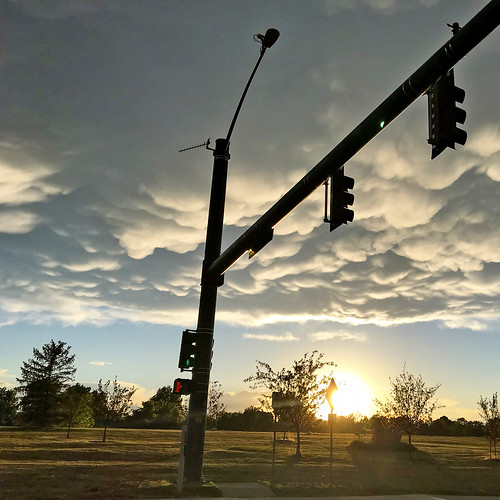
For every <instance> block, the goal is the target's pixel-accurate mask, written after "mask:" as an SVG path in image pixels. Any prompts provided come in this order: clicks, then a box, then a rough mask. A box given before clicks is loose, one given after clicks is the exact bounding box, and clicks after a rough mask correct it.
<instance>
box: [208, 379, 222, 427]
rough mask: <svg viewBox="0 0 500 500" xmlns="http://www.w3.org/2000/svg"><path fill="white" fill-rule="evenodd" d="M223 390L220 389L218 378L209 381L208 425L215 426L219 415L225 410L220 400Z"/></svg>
mask: <svg viewBox="0 0 500 500" xmlns="http://www.w3.org/2000/svg"><path fill="white" fill-rule="evenodd" d="M223 395H224V391H223V390H222V385H221V384H220V382H219V381H218V380H214V381H213V382H211V383H210V390H209V391H208V407H207V418H208V420H209V423H210V426H211V427H213V428H215V429H216V428H217V424H218V422H219V419H220V417H221V416H222V414H223V413H225V411H226V406H225V405H224V403H223V402H222V401H221V399H222V396H223Z"/></svg>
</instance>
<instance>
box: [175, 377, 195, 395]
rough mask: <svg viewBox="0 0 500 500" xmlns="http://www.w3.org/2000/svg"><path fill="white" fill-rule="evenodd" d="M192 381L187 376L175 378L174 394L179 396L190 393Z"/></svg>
mask: <svg viewBox="0 0 500 500" xmlns="http://www.w3.org/2000/svg"><path fill="white" fill-rule="evenodd" d="M192 384H193V381H192V380H191V379H188V378H176V379H175V380H174V389H173V393H174V394H179V395H181V396H187V395H188V394H191V386H192Z"/></svg>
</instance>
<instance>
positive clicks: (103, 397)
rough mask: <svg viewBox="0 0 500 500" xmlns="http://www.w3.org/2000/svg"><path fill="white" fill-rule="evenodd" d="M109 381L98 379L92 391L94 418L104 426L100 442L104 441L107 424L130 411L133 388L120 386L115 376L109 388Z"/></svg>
mask: <svg viewBox="0 0 500 500" xmlns="http://www.w3.org/2000/svg"><path fill="white" fill-rule="evenodd" d="M110 384H111V381H110V380H108V381H107V382H105V383H104V384H103V383H102V380H99V383H98V384H97V389H96V390H94V391H93V392H92V396H93V401H92V404H93V409H94V418H95V420H96V421H98V422H100V424H101V425H102V426H103V427H104V433H103V436H102V442H103V443H104V442H106V434H107V430H108V426H109V425H110V424H111V423H113V422H117V421H118V420H120V419H122V418H124V417H125V416H126V415H127V414H128V413H129V412H130V405H131V404H132V396H133V395H134V393H135V391H136V390H137V389H135V388H134V387H131V388H130V389H127V388H126V387H122V386H121V385H120V384H119V383H118V381H117V379H116V377H115V379H114V380H113V385H112V388H111V389H110V387H109V386H110Z"/></svg>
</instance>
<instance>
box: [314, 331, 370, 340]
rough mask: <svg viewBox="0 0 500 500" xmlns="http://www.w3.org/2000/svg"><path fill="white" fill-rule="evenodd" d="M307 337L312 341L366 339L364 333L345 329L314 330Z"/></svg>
mask: <svg viewBox="0 0 500 500" xmlns="http://www.w3.org/2000/svg"><path fill="white" fill-rule="evenodd" d="M309 338H310V339H311V340H313V341H318V340H331V339H339V340H354V341H356V342H366V341H367V340H368V337H367V335H366V334H364V333H357V332H350V331H347V330H340V331H321V332H314V333H310V334H309Z"/></svg>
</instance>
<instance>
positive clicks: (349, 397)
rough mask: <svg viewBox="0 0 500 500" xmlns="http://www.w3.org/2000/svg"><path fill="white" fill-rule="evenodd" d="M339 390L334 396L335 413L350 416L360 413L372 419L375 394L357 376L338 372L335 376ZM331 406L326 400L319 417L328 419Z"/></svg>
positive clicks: (320, 409) (319, 411)
mask: <svg viewBox="0 0 500 500" xmlns="http://www.w3.org/2000/svg"><path fill="white" fill-rule="evenodd" d="M334 378H335V382H336V383H337V386H338V388H339V390H338V391H337V392H334V394H333V398H332V399H333V405H334V408H333V413H336V414H337V415H343V416H348V415H350V414H351V413H359V414H361V415H365V416H367V417H370V416H371V415H373V413H374V411H375V410H374V406H373V394H372V392H371V390H370V388H369V387H368V385H367V384H366V383H365V382H364V381H363V380H362V379H361V378H360V377H359V376H357V375H354V374H353V373H349V372H338V373H335V375H334ZM329 413H330V406H329V405H328V402H327V401H326V400H325V401H324V403H323V404H322V405H321V406H320V408H319V410H318V417H319V418H322V419H324V420H327V419H328V414H329Z"/></svg>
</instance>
